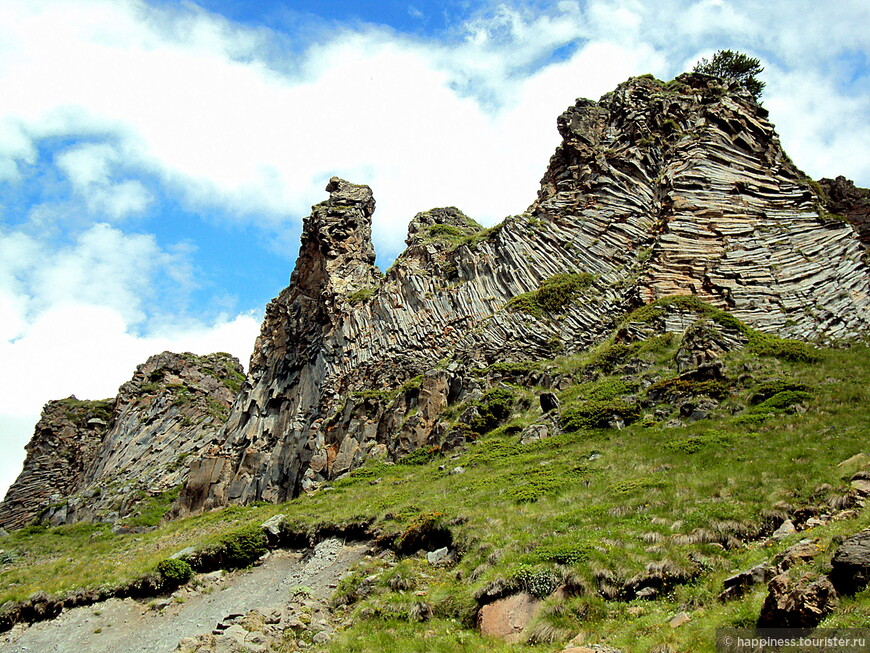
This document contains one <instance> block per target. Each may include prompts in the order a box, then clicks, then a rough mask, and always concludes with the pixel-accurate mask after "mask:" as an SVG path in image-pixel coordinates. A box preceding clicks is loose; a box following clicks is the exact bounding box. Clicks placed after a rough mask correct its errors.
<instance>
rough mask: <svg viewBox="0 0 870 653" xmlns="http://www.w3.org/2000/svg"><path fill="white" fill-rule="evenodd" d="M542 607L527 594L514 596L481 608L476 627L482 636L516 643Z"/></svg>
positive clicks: (539, 602)
mask: <svg viewBox="0 0 870 653" xmlns="http://www.w3.org/2000/svg"><path fill="white" fill-rule="evenodd" d="M542 605H543V603H542V602H541V601H539V600H538V599H536V598H535V597H534V596H532V595H531V594H528V593H527V592H521V593H519V594H514V595H513V596H508V597H505V598H503V599H499V600H498V601H493V602H492V603H489V604H487V605H485V606H483V607H482V608H481V609H480V612H479V613H478V615H477V626H478V628H479V629H480V632H481V634H482V635H490V636H493V637H500V638H501V639H503V640H505V641H506V642H509V643H516V642H519V641H520V639H521V637H522V632H523V630H525V628H526V626H528V625H529V623H531V621H532V619H534V618H535V617H536V616H537V614H538V612H540V610H541V606H542Z"/></svg>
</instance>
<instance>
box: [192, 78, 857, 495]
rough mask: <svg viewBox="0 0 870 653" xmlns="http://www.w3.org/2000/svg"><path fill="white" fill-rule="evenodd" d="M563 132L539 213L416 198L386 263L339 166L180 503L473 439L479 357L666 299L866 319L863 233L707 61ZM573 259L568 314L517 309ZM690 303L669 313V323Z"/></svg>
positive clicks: (850, 321)
mask: <svg viewBox="0 0 870 653" xmlns="http://www.w3.org/2000/svg"><path fill="white" fill-rule="evenodd" d="M558 128H559V131H560V133H561V135H562V137H563V141H562V144H561V145H560V146H559V147H558V149H557V150H556V153H555V154H554V155H553V157H552V159H551V160H550V164H549V167H548V170H547V172H546V174H545V175H544V178H543V180H542V184H541V189H540V191H539V193H538V196H537V199H536V200H535V201H534V202H533V203H532V205H531V206H530V207H529V209H528V211H527V212H525V213H524V214H522V215H520V216H513V217H509V218H507V219H506V220H505V221H504V222H503V223H502V224H501V225H499V226H497V227H495V228H492V229H482V228H481V227H480V226H479V225H477V224H476V223H474V221H473V220H471V219H470V218H468V217H467V216H465V215H464V214H462V212H461V211H459V210H458V209H455V208H446V209H433V210H431V211H426V212H424V213H420V214H418V215H417V216H416V217H415V218H414V219H413V220H412V222H411V225H410V227H409V232H408V238H407V241H406V242H407V244H408V248H407V250H406V251H405V252H404V253H403V254H401V255H400V256H399V257H398V259H397V260H396V262H395V264H394V265H393V266H392V267H391V268H390V270H389V271H387V273H386V274H385V275H383V276H381V275H380V273H379V271H378V270H377V269H376V268H375V267H374V263H373V262H374V251H373V249H372V245H371V239H370V234H371V217H372V212H373V210H374V200H373V198H372V193H371V190H370V189H369V188H368V187H367V186H357V185H354V184H350V183H348V182H346V181H343V180H340V179H336V178H334V179H332V180H331V181H330V182H329V185H328V186H327V191H328V192H329V194H330V195H329V199H328V200H326V201H325V202H323V203H321V204H318V205H316V206H315V207H313V209H312V213H311V215H310V216H309V217H308V218H307V219H306V220H305V224H304V231H303V235H302V246H301V249H300V255H299V259H298V260H297V263H296V268H295V270H294V272H293V275H292V277H291V282H290V286H289V287H288V288H287V289H285V290H284V291H283V292H282V293H281V294H280V295H279V296H278V298H277V299H275V300H274V301H273V302H272V303H270V304H269V306H268V308H267V311H266V318H265V320H264V323H263V327H262V330H261V334H260V336H259V338H258V340H257V345H256V349H255V352H254V355H253V357H252V360H251V372H250V375H249V378H248V382H247V383H246V385H245V388H244V389H243V391H242V393H241V394H240V396H239V397H238V398H237V400H236V402H235V404H234V405H233V409H232V411H231V414H230V418H229V420H228V422H227V425H226V427H225V428H224V429H223V430H222V432H221V434H220V436H219V440H220V443H219V447H217V448H216V449H215V450H214V452H212V453H209V454H208V456H206V457H205V458H203V459H200V460H196V461H194V462H193V463H192V466H191V472H190V476H189V481H188V485H187V488H186V489H185V491H184V494H183V496H182V497H181V505H182V508H183V510H185V511H191V512H195V511H198V510H202V509H208V508H211V507H214V506H219V505H223V504H225V503H228V502H249V501H253V500H257V499H263V500H269V501H280V500H284V499H287V498H290V497H292V496H294V495H296V494H298V493H299V492H301V491H305V490H310V489H315V488H317V487H319V486H320V485H321V484H322V483H323V482H326V481H328V480H329V479H332V478H335V477H336V476H337V475H339V474H341V473H344V472H346V471H348V470H349V469H352V468H353V467H355V466H358V465H359V464H361V463H362V462H364V461H365V460H366V458H367V457H369V456H371V455H385V454H386V455H388V456H390V457H392V458H396V457H397V456H400V455H403V454H405V453H408V452H409V451H413V450H414V449H416V448H419V447H423V446H430V447H434V446H439V445H441V444H442V443H443V442H445V441H450V442H461V441H462V438H463V436H462V434H461V433H458V432H456V431H455V429H452V428H451V427H448V426H446V425H445V422H444V421H443V420H442V419H441V418H440V414H441V413H442V411H443V410H444V409H445V408H446V407H448V406H453V405H456V404H458V403H460V402H462V401H465V400H468V399H472V398H475V397H479V396H480V394H481V392H482V390H483V389H485V388H484V387H481V384H480V383H479V381H478V380H477V379H476V378H475V377H473V376H472V375H470V374H468V371H469V370H470V369H473V368H481V367H486V366H487V365H489V364H491V363H494V362H498V361H523V360H529V359H541V358H549V357H552V356H553V355H554V354H555V353H556V352H565V353H570V352H573V351H578V350H582V349H585V348H588V347H589V346H590V345H593V344H595V343H597V342H599V341H601V340H602V339H603V338H604V337H605V336H606V335H607V334H608V333H610V332H611V331H612V329H613V327H614V326H615V325H616V323H617V321H618V319H619V318H620V317H621V316H622V315H624V314H625V313H626V312H627V311H628V310H630V309H632V308H634V307H637V306H639V305H641V304H643V303H645V302H648V301H651V300H654V299H656V298H660V297H663V296H667V295H674V294H682V295H687V294H694V295H697V296H698V297H700V298H701V299H703V300H705V301H707V302H709V303H712V304H713V305H715V306H718V307H721V308H724V309H727V310H728V311H729V312H730V313H732V314H733V315H734V316H735V317H737V318H739V319H741V320H743V321H745V322H747V323H749V324H750V325H752V326H754V327H756V328H758V329H761V330H763V331H768V332H771V333H776V334H778V335H782V336H788V337H796V338H807V339H808V338H838V337H841V336H848V335H854V334H856V333H860V332H861V331H862V330H863V329H866V326H867V324H868V322H870V274H868V272H870V270H868V267H867V265H866V263H865V262H864V260H863V259H862V256H863V253H864V251H863V248H862V246H861V244H860V243H859V242H858V240H857V238H856V236H855V233H854V231H853V230H852V229H851V227H850V226H849V225H848V224H846V223H843V222H837V221H832V220H831V219H829V218H827V217H825V216H824V215H823V214H822V209H821V205H820V201H821V200H820V198H819V197H818V196H817V195H816V194H815V192H814V191H813V190H812V189H811V187H810V185H809V183H808V180H806V179H805V176H804V175H803V173H801V172H800V171H799V170H798V169H797V168H795V166H794V165H793V164H792V163H791V162H790V160H789V159H788V157H787V156H786V155H785V153H784V152H783V151H782V148H781V147H780V144H779V140H778V137H777V136H776V133H775V131H774V129H773V126H772V125H771V124H770V122H769V121H768V120H767V119H766V112H765V111H764V110H763V109H761V108H760V107H759V106H758V105H757V104H755V103H754V102H753V101H752V100H751V98H749V97H748V96H746V95H745V94H742V93H741V92H739V91H734V90H733V89H729V88H727V87H723V86H721V85H720V84H719V83H718V82H716V81H715V80H714V79H711V78H709V77H707V76H698V75H691V74H689V75H683V76H680V77H679V78H678V79H677V80H676V81H675V82H674V83H672V84H669V85H667V87H665V86H663V85H662V84H661V83H659V82H657V81H655V80H651V79H645V78H634V79H631V80H629V81H628V82H625V83H624V84H621V85H620V86H619V87H617V89H616V90H614V91H613V92H612V93H608V94H607V95H605V96H604V97H602V98H601V100H600V101H598V102H592V101H589V100H578V101H577V103H576V104H575V105H574V106H572V107H570V108H569V109H568V110H567V111H566V112H565V113H564V114H562V116H560V117H559V119H558ZM561 273H589V274H591V275H593V282H592V283H591V285H589V286H588V287H584V288H583V289H582V290H580V291H578V293H577V294H576V296H575V297H574V298H573V301H572V302H570V303H569V304H567V305H565V306H563V307H561V308H559V309H558V310H557V311H556V312H557V313H558V319H546V318H547V317H548V316H547V315H543V319H542V317H541V316H538V315H533V314H530V313H528V312H524V311H523V310H517V307H516V305H508V302H510V300H511V299H513V298H515V297H517V296H518V295H521V294H523V293H528V292H531V291H535V290H536V289H538V287H539V286H540V284H541V283H542V282H543V281H545V280H547V279H549V278H550V277H552V276H553V275H556V274H561ZM683 318H685V319H683ZM696 320H697V315H695V314H693V315H688V314H686V315H682V314H681V313H680V312H679V311H667V312H663V313H662V316H661V317H660V319H658V321H659V322H661V324H657V326H656V329H657V330H658V331H659V332H662V331H668V332H683V331H685V330H686V328H687V327H689V326H691V325H692V324H693V323H694V322H695V321H696ZM720 326H721V325H720ZM644 328H646V326H645V325H628V326H627V327H626V329H627V331H631V330H632V329H634V330H635V331H637V332H638V334H639V333H640V331H642V330H643V329H644ZM633 335H637V334H633V333H627V334H626V337H627V338H628V339H629V340H630V339H631V338H632V336H633ZM744 342H745V336H743V335H742V334H741V333H739V332H738V331H737V330H734V332H733V333H731V331H729V330H728V329H724V328H719V329H718V331H717V333H713V329H701V328H700V327H699V328H698V329H696V333H693V334H692V335H691V337H689V338H687V339H686V343H685V344H686V346H685V348H684V351H683V352H682V354H681V355H682V357H683V359H685V368H686V369H690V368H693V367H695V366H697V365H699V364H702V363H705V362H710V361H712V360H715V358H716V357H717V356H718V355H719V353H721V351H723V350H727V349H731V348H733V347H735V346H741V345H742V344H744ZM469 410H473V409H469ZM707 410H709V407H707V408H704V410H702V411H700V412H698V413H697V415H695V414H694V413H692V414H690V415H689V417H690V418H692V419H696V418H701V417H703V413H704V411H707Z"/></svg>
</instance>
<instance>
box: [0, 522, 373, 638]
mask: <svg viewBox="0 0 870 653" xmlns="http://www.w3.org/2000/svg"><path fill="white" fill-rule="evenodd" d="M366 551H367V547H366V546H365V545H362V544H353V545H345V544H344V543H343V542H342V541H340V540H337V539H329V540H324V541H323V542H320V543H319V544H318V545H317V546H316V547H315V548H314V550H313V551H311V552H310V553H308V554H307V555H306V554H304V553H302V552H298V551H285V550H277V551H273V552H271V553H270V554H268V555H267V556H266V557H265V558H264V559H263V560H262V562H261V564H259V565H258V566H255V567H252V568H250V569H246V570H241V571H235V572H229V573H228V572H221V571H217V572H212V573H210V574H202V575H200V576H198V577H197V578H196V579H195V580H194V582H192V583H190V584H189V585H188V586H186V587H184V588H181V589H180V590H178V591H177V592H175V593H173V594H172V595H170V596H166V597H160V598H158V599H152V600H149V601H140V600H134V599H109V600H108V601H105V602H103V603H97V604H94V605H90V606H84V607H78V608H72V609H70V610H65V611H64V612H63V613H62V614H61V615H60V616H58V617H57V618H56V619H53V620H51V621H45V622H41V623H36V624H32V625H24V624H19V625H17V626H15V627H14V628H13V629H12V630H11V631H9V632H8V633H5V635H4V636H3V639H2V641H0V651H2V652H3V653H7V652H8V653H82V652H83V651H87V652H88V653H117V651H129V652H131V653H132V652H137V653H169V652H171V651H176V650H187V651H227V652H229V651H236V650H242V649H243V648H244V650H248V651H252V652H254V651H266V650H269V645H270V644H271V643H273V642H274V641H281V640H283V639H284V633H285V632H287V633H289V632H291V631H292V632H296V631H297V630H298V632H300V634H304V637H306V638H307V639H308V641H311V639H312V636H313V637H315V638H319V640H320V641H326V640H328V638H329V637H330V636H331V634H332V630H333V628H334V618H332V617H331V615H330V614H329V612H328V610H327V609H326V604H325V602H326V601H327V600H328V599H329V597H330V596H331V594H332V592H333V591H334V589H335V586H336V584H337V583H338V581H339V579H340V578H341V577H342V576H343V575H344V574H346V573H347V572H348V570H349V569H350V568H351V567H352V566H353V565H354V564H356V563H357V562H358V561H359V560H361V559H362V557H363V556H364V555H365V553H366ZM300 638H302V637H300ZM182 640H184V641H183V642H182ZM315 641H317V640H315Z"/></svg>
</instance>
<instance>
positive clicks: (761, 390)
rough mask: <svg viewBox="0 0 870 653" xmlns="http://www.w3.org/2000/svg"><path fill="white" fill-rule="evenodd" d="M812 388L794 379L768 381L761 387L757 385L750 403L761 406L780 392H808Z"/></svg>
mask: <svg viewBox="0 0 870 653" xmlns="http://www.w3.org/2000/svg"><path fill="white" fill-rule="evenodd" d="M809 389H810V387H809V386H808V385H806V384H805V383H800V382H799V381H795V380H793V379H775V380H773V381H767V382H765V383H762V384H760V385H757V386H756V387H755V388H754V389H753V391H752V396H751V397H750V398H749V403H750V404H752V405H753V406H755V405H756V404H760V403H761V402H763V401H766V400H767V399H770V398H771V397H773V396H774V395H776V394H779V393H780V392H785V391H787V390H795V391H798V392H808V391H809Z"/></svg>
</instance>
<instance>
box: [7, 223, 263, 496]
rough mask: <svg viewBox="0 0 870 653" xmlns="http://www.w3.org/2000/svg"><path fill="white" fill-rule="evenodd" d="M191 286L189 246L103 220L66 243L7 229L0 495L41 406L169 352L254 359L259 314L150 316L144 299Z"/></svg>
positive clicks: (121, 376) (105, 389) (124, 375)
mask: <svg viewBox="0 0 870 653" xmlns="http://www.w3.org/2000/svg"><path fill="white" fill-rule="evenodd" d="M161 275H163V276H165V277H167V278H169V279H170V282H171V283H172V284H173V285H178V284H181V285H182V286H183V285H184V284H186V283H190V280H189V278H188V272H187V267H186V262H185V259H184V251H183V250H182V251H175V252H167V251H164V250H162V249H161V248H160V247H158V245H157V244H156V242H155V240H154V238H153V237H151V236H146V235H141V234H124V233H122V232H121V231H119V230H118V229H116V228H114V227H111V226H109V225H106V224H96V225H93V226H92V227H90V228H88V229H87V230H86V231H84V232H83V233H82V234H80V235H79V236H78V237H77V238H76V239H75V240H74V241H73V242H72V243H70V244H68V245H61V246H55V245H52V243H51V242H50V241H49V240H45V239H40V238H39V237H36V236H31V235H27V234H24V233H22V232H21V231H13V232H9V233H5V234H3V233H0V360H2V361H3V365H4V370H5V372H6V373H5V374H4V375H3V376H2V377H0V441H2V443H3V446H4V450H5V451H6V452H7V453H6V454H5V455H4V461H5V462H4V464H3V465H2V466H0V495H2V494H3V493H5V487H6V485H8V484H9V483H11V482H12V480H14V475H16V474H17V472H18V471H19V469H20V464H21V461H22V460H23V458H24V452H23V449H22V447H23V444H24V443H26V442H27V440H28V439H29V438H30V435H31V434H32V432H33V426H34V424H35V422H36V419H37V416H38V414H39V411H40V409H41V407H42V405H43V404H44V403H45V402H47V401H48V400H50V399H59V398H63V397H67V396H69V395H71V394H75V395H76V396H77V397H79V398H80V399H100V398H105V397H111V396H114V395H115V394H116V392H117V389H118V386H120V385H121V383H123V382H124V381H126V380H128V379H129V378H130V377H131V376H132V374H133V372H134V370H135V368H136V365H138V364H139V363H142V362H144V361H145V360H146V359H147V358H148V356H150V355H152V354H155V353H159V352H161V351H164V350H170V351H192V352H194V353H199V354H206V353H210V352H213V351H228V352H229V353H231V354H233V355H234V356H236V357H238V358H239V359H240V360H241V361H242V363H243V364H245V365H247V363H248V359H249V358H250V354H251V351H252V349H253V345H254V340H255V338H256V334H257V332H258V329H259V319H258V316H254V315H237V316H235V317H230V316H223V317H218V318H217V319H214V320H212V321H210V322H204V321H201V320H195V319H180V318H177V317H176V318H174V319H170V320H168V321H167V320H166V319H164V320H162V321H161V322H159V323H158V322H157V321H156V320H154V319H149V320H147V321H146V318H147V317H149V312H148V311H147V307H146V305H145V300H146V298H147V297H148V296H149V295H150V294H151V293H153V292H155V291H156V290H158V289H160V288H161V283H160V281H159V278H160V276H161Z"/></svg>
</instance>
